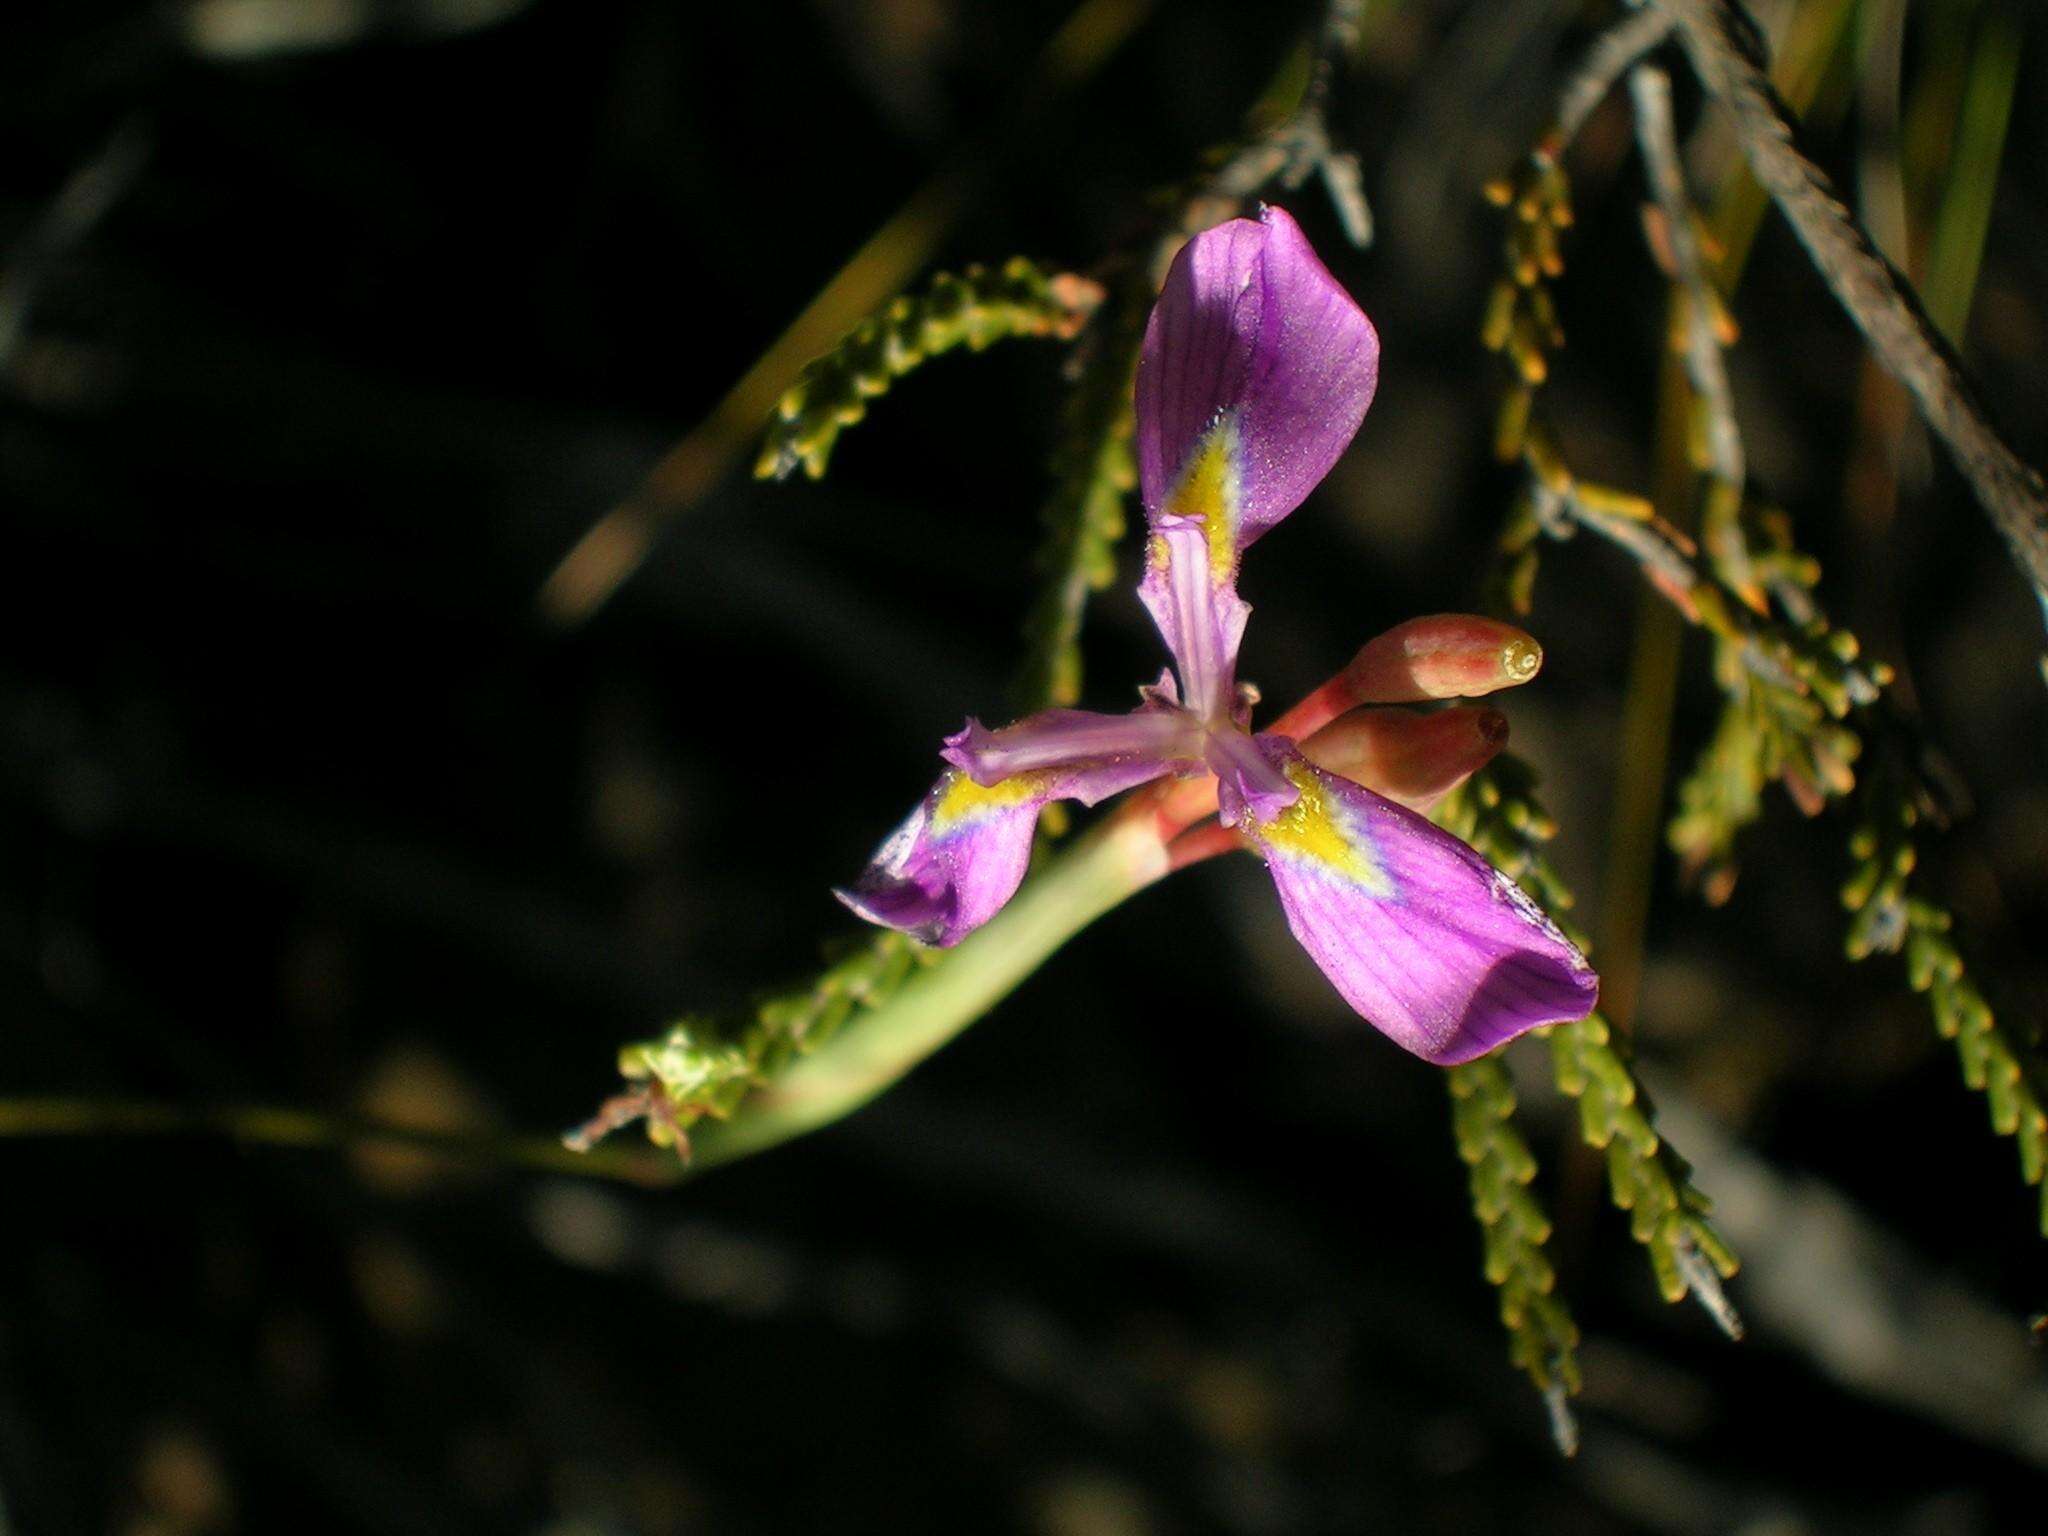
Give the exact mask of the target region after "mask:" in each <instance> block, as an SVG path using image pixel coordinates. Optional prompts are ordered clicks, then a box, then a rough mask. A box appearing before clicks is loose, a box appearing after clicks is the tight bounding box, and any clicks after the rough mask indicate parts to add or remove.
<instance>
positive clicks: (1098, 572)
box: [1016, 285, 1151, 714]
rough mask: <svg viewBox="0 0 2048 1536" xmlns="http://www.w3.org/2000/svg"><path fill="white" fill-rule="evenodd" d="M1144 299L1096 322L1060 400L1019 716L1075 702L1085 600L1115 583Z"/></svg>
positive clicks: (1132, 296) (1142, 295) (1129, 474)
mask: <svg viewBox="0 0 2048 1536" xmlns="http://www.w3.org/2000/svg"><path fill="white" fill-rule="evenodd" d="M1150 299H1151V295H1150V294H1149V293H1147V292H1145V291H1143V289H1142V288H1140V287H1138V286H1137V285H1132V291H1130V292H1128V293H1126V294H1124V295H1122V296H1121V297H1120V299H1119V302H1118V303H1117V305H1116V310H1115V315H1114V318H1113V320H1112V321H1111V322H1109V323H1100V322H1099V323H1098V325H1097V327H1096V330H1095V333H1094V335H1093V337H1092V338H1091V342H1090V343H1088V344H1086V345H1088V347H1089V355H1088V356H1087V358H1086V359H1085V360H1084V361H1083V363H1082V366H1081V373H1080V376H1079V377H1078V378H1077V379H1076V380H1075V381H1074V384H1073V387H1072V389H1071V391H1070V392H1069V394H1068V397H1067V403H1066V408H1065V411H1064V415H1063V420H1062V422H1061V431H1060V439H1059V446H1058V447H1057V448H1056V449H1055V450H1054V453H1053V460H1052V472H1053V487H1052V492H1051V494H1050V495H1049V496H1048V497H1047V498H1046V502H1045V507H1044V510H1043V511H1042V512H1041V514H1040V516H1041V519H1042V521H1043V523H1044V525H1045V542H1044V544H1043V546H1042V547H1041V549H1040V551H1039V556H1038V569H1039V575H1040V582H1041V584H1040V587H1039V591H1038V597H1037V600H1036V601H1035V602H1034V603H1033V604H1032V607H1031V611H1030V613H1029V614H1028V615H1027V616H1026V618H1025V621H1024V640H1025V646H1026V652H1025V658H1024V665H1023V667H1022V669H1021V670H1020V673H1019V676H1018V682H1017V688H1016V694H1017V708H1018V713H1020V714H1029V713H1031V712H1032V711H1034V710H1040V709H1046V708H1050V707H1052V706H1054V705H1071V704H1073V703H1075V702H1077V701H1078V700H1079V699H1080V697H1081V618H1082V614H1083V612H1084V611H1085V609H1086V608H1087V606H1088V599H1089V597H1090V596H1091V595H1092V594H1094V593H1096V592H1099V591H1101V590H1102V589H1103V588H1105V587H1107V586H1109V585H1110V583H1111V582H1113V581H1115V580H1116V547H1117V543H1118V541H1119V540H1120V539H1122V537H1123V534H1124V498H1125V497H1126V496H1128V495H1129V494H1130V491H1131V488H1132V487H1133V486H1135V485H1136V484H1137V483H1138V465H1137V460H1136V458H1135V457H1134V456H1133V454H1132V448H1131V439H1132V434H1133V431H1134V413H1133V406H1132V390H1133V387H1134V380H1135V377H1136V374H1137V368H1138V349H1139V346H1140V344H1141V343H1142V342H1143V340H1144V334H1145V314H1146V311H1147V308H1148V307H1149V304H1150Z"/></svg>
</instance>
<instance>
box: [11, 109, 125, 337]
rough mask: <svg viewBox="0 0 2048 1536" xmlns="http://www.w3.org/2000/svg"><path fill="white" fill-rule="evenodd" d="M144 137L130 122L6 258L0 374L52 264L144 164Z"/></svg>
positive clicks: (78, 239) (73, 176)
mask: <svg viewBox="0 0 2048 1536" xmlns="http://www.w3.org/2000/svg"><path fill="white" fill-rule="evenodd" d="M149 149H150V141H149V133H148V130H147V129H146V128H145V126H144V125H143V123H142V121H141V119H139V118H131V119H130V120H128V121H127V122H125V123H123V124H122V125H121V126H120V127H119V128H117V129H116V130H115V131H114V134H113V136H112V137H111V138H109V139H108V140H107V142H106V144H105V145H104V146H103V147H102V148H101V149H100V151H99V153H97V154H96V155H94V156H93V157H92V158H91V159H90V160H88V161H86V162H85V163H84V164H83V165H81V166H80V167H79V168H78V169H77V170H75V171H73V172H72V173H71V175H70V177H69V178H68V179H67V180H66V181H65V183H64V185H63V186H62V187H61V188H60V189H59V190H58V192H57V195H56V197H55V198H53V199H52V200H51V202H50V205H49V206H48V207H47V208H45V209H44V210H43V213H42V216H41V217H40V218H38V219H37V220H36V221H35V223H34V224H32V225H31V226H30V227H29V229H28V231H27V233H26V234H24V235H23V236H22V238H21V240H20V242H19V243H18V244H17V245H16V246H15V248H14V249H13V250H12V251H11V252H9V253H8V257H7V262H6V270H5V272H4V273H0V372H4V371H5V370H6V369H7V368H8V367H10V366H11V365H12V363H13V360H14V355H15V352H16V350H17V349H18V348H19V347H20V346H21V344H22V342H23V341H24V340H26V339H27V335H28V325H29V318H30V313H31V311H32V310H33V309H34V307H35V302H36V300H37V298H38V297H40V295H41V293H42V289H43V286H44V284H45V283H46V282H47V281H48V279H49V275H50V272H51V271H52V269H53V268H54V267H55V266H56V264H57V263H58V262H59V261H60V260H62V259H63V258H64V257H65V256H66V255H68V254H69V253H70V252H71V251H72V250H74V249H75V248H76V247H77V246H78V245H79V244H80V243H81V242H82V241H83V240H84V239H85V238H86V236H88V235H89V234H91V233H92V231H93V230H94V229H95V228H96V227H97V226H98V225H99V222H100V221H101V220H102V219H104V218H105V217H106V216H107V214H108V213H109V212H110V211H111V210H112V208H113V206H114V204H115V203H117V202H119V201H120V199H121V197H122V195H123V194H125V193H126V192H127V191H128V189H129V188H130V187H132V186H133V185H134V184H135V181H136V178H137V177H138V176H139V175H140V174H141V172H142V168H143V165H144V164H145V162H147V160H148V159H149Z"/></svg>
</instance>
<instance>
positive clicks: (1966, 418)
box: [1654, 0, 2048, 613]
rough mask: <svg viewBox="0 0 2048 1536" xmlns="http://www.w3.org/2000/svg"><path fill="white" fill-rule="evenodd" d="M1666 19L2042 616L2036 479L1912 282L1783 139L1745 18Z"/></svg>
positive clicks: (1694, 1)
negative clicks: (1997, 536) (2000, 539)
mask: <svg viewBox="0 0 2048 1536" xmlns="http://www.w3.org/2000/svg"><path fill="white" fill-rule="evenodd" d="M1654 3H1655V4H1656V5H1657V7H1658V8H1659V9H1660V10H1662V11H1663V12H1665V14H1667V15H1668V16H1670V18H1671V19H1672V21H1673V22H1674V23H1675V24H1676V26H1677V28H1678V35H1679V38H1680V40H1681V41H1682V42H1683V43H1684V45H1685V51H1686V54H1687V56H1688V57H1689V58H1690V59H1691V61H1692V66H1693V70H1694V72H1695V73H1697V74H1698V76H1699V78H1700V83H1701V84H1702V85H1703V86H1704V87H1705V88H1706V90H1707V93H1708V94H1709V95H1710V96H1712V97H1713V98H1714V100H1715V101H1716V102H1717V103H1718V104H1719V105H1720V106H1721V107H1722V108H1723V109H1724V110H1726V111H1727V113H1728V114H1729V117H1730V118H1731V119H1732V121H1733V123H1734V127H1735V132H1736V136H1737V138H1738V139H1739V140H1740V142H1741V144H1742V149H1743V154H1744V155H1745V157H1746V158H1747V159H1748V161H1749V165H1750V169H1751V171H1752V172H1754V173H1755V175H1756V179H1757V181H1758V182H1759V183H1760V184H1761V185H1762V186H1763V188H1764V190H1765V191H1767V192H1768V193H1770V195H1771V197H1772V199H1773V200H1774V201H1775V202H1776V203H1777V205H1778V207H1779V209H1780V210H1781V211H1782V212H1783V213H1784V215H1785V217H1786V219H1787V221H1788V222H1790V224H1791V225H1792V229H1793V232H1794V233H1795V234H1797V235H1798V236H1799V240H1800V243H1801V244H1803V245H1804V246H1805V247H1806V250H1807V254H1808V255H1809V256H1810V257H1812V259H1813V264H1814V266H1815V268H1816V269H1818V271H1819V272H1820V274H1821V276H1822V277H1823V278H1824V279H1825V280H1826V281H1827V284H1828V286H1829V287H1830V288H1831V289H1833V290H1834V294H1835V297H1836V299H1837V300H1839V301H1840V303H1841V305H1842V307H1843V308H1844V309H1845V310H1847V311H1848V313H1849V318H1850V319H1851V320H1852V321H1854V322H1855V324H1856V327H1857V329H1858V330H1860V331H1861V332H1862V333H1863V336H1864V339H1865V340H1866V341H1868V342H1869V344H1870V348H1871V351H1872V352H1873V353H1874V354H1875V355H1876V357H1877V359H1878V361H1879V362H1880V363H1882V364H1883V365H1884V368H1885V371H1886V372H1888V373H1890V374H1891V375H1892V377H1894V378H1896V379H1897V380H1898V381H1899V382H1900V383H1901V384H1903V385H1905V387H1906V389H1907V390H1908V391H1909V392H1910V393H1911V394H1912V396H1913V399H1914V401H1915V402H1916V403H1917V404H1918V405H1919V407H1920V414H1921V416H1922V417H1923V418H1924V419H1925V420H1926V422H1927V424H1928V426H1929V427H1930V428H1932V429H1933V431H1934V433H1935V435H1936V436H1938V437H1940V438H1941V440H1942V441H1943V442H1944V443H1946V444H1947V445H1948V448H1949V452H1950V453H1951V454H1952V455H1953V457H1954V459H1955V463H1956V468H1957V469H1958V470H1959V471H1960V472H1961V473H1962V475H1963V478H1964V479H1966V480H1968V481H1969V482H1970V488H1971V490H1972V491H1974V492H1975V493H1976V497H1977V501H1978V503H1979V504H1980V505H1981V506H1982V507H1983V508H1984V510H1985V512H1986V514H1988V515H1989V517H1990V518H1991V521H1992V523H1993V524H1994V525H1995V526H1996V527H1997V529H1998V531H1999V532H2000V533H2001V534H2003V535H2004V537H2005V541H2006V543H2007V545H2008V546H2009V547H2010V548H2011V550H2012V556H2013V560H2014V562H2015V563H2016V564H2017V565H2018V566H2019V567H2020V570H2021V571H2022V573H2023V574H2025V576H2026V577H2027V579H2028V581H2029V582H2031V583H2032V585H2033V588H2034V592H2035V595H2036V596H2037V597H2038V598H2040V600H2041V603H2042V606H2043V610H2044V613H2048V485H2044V483H2043V481H2042V479H2041V476H2040V474H2039V473H2038V472H2036V471H2035V470H2034V469H2033V468H2032V467H2031V466H2029V465H2028V464H2027V463H2026V462H2025V461H2024V460H2022V459H2021V458H2020V456H2019V455H2018V454H2017V453H2016V452H2014V451H2013V449H2012V448H2011V446H2010V445H2008V444H2007V443H2006V441H2005V439H2004V438H2003V437H2001V436H2000V435H1999V433H1998V430H1997V429H1996V428H1995V427H1993V426H1992V424H1991V422H1990V420H1989V418H1988V417H1987V416H1986V415H1985V413H1984V410H1983V407H1982V406H1981V405H1980V404H1979V403H1978V401H1977V398H1976V395H1975V392H1974V391H1973V389H1972V387H1971V385H1970V383H1969V381H1968V379H1967V378H1966V377H1965V375H1964V373H1963V370H1962V365H1961V363H1960V362H1959V361H1958V360H1957V358H1956V356H1955V354H1954V352H1953V351H1951V350H1950V348H1949V346H1948V344H1947V342H1945V341H1944V340H1943V339H1942V337H1941V334H1940V332H1939V331H1937V330H1936V329H1935V327H1934V325H1933V323H1932V322H1931V321H1929V320H1928V318H1927V315H1926V313H1925V311H1924V310H1923V309H1922V307H1921V304H1920V300H1919V298H1918V296H1917V295H1916V294H1915V293H1914V291H1913V288H1912V285H1911V284H1910V283H1908V282H1907V281H1906V280H1905V278H1903V277H1901V276H1900V275H1899V273H1898V271H1897V270H1896V269H1895V268H1894V267H1893V266H1892V265H1891V263H1889V262H1888V261H1886V260H1885V259H1884V257H1883V255H1882V254H1881V253H1880V252H1879V251H1878V250H1877V248H1876V246H1875V245H1874V244H1873V243H1872V242H1871V239H1870V237H1869V235H1868V234H1867V233H1865V231H1864V230H1863V228H1862V226H1861V225H1859V224H1858V223H1857V222H1856V220H1855V218H1854V217H1853V216H1852V215H1851V214H1850V213H1849V211H1848V209H1847V208H1845V207H1843V205H1842V202H1841V200H1840V199H1839V198H1838V197H1837V196H1836V195H1835V190H1834V187H1833V185H1832V184H1831V183H1830V182H1829V180H1828V178H1827V176H1826V174H1825V173H1823V172H1822V171H1821V170H1820V168H1819V167H1818V166H1816V165H1814V163H1813V162H1812V161H1811V160H1809V159H1807V158H1806V156H1805V155H1803V154H1801V153H1800V151H1799V149H1798V148H1797V146H1796V145H1795V144H1794V143H1793V133H1792V121H1791V117H1790V115H1789V113H1787V111H1786V110H1785V107H1784V104H1783V103H1782V102H1780V101H1779V99H1778V95H1777V92H1776V91H1775V90H1774V89H1773V88H1772V85H1771V82H1770V77H1769V75H1768V74H1767V73H1766V72H1765V69H1764V66H1763V62H1762V58H1761V49H1760V47H1759V45H1758V42H1757V39H1756V35H1755V27H1754V24H1753V23H1751V22H1750V21H1749V19H1748V18H1747V16H1745V15H1744V14H1743V13H1742V11H1741V9H1740V7H1739V6H1736V5H1734V4H1731V3H1730V0H1654Z"/></svg>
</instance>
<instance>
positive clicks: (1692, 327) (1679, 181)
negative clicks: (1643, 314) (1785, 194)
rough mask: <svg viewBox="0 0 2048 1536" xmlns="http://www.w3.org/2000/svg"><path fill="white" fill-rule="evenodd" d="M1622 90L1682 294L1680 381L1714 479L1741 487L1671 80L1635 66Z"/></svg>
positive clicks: (1731, 401) (1736, 439) (1730, 403)
mask: <svg viewBox="0 0 2048 1536" xmlns="http://www.w3.org/2000/svg"><path fill="white" fill-rule="evenodd" d="M1628 88H1629V95H1630V97H1631V99H1632V100H1633V101H1634V103H1635V109H1636V143H1637V144H1638V145H1640V146H1641V148H1642V151H1643V164H1644V167H1645V169H1646V170H1647V171H1648V173H1649V178H1650V190H1651V192H1652V193H1654V194H1655V196H1656V199H1657V207H1658V208H1659V209H1660V210H1661V211H1662V213H1663V216H1664V239H1665V245H1666V250H1667V252H1668V254H1669V256H1670V258H1671V276H1672V278H1673V280H1674V281H1675V282H1676V283H1677V284H1678V286H1679V289H1680V291H1681V292H1682V293H1683V295H1684V305H1685V375H1686V379H1687V380H1688V382H1690V383H1691V385H1692V388H1693V393H1694V394H1696V395H1698V396H1699V399H1700V403H1701V405H1702V406H1703V407H1705V410H1706V417H1707V420H1706V440H1707V457H1708V461H1709V464H1710V467H1711V469H1712V472H1713V474H1714V476H1715V478H1717V479H1719V480H1721V481H1724V482H1725V483H1727V484H1729V485H1732V486H1734V487H1736V488H1737V489H1740V488H1741V486H1742V484H1743V481H1744V479H1745V478H1746V477H1747V469H1746V466H1745V463H1744V459H1743V452H1742V433H1741V432H1740V430H1739V429H1738V428H1737V427H1736V424H1735V395H1734V392H1733V391H1732V390H1730V389H1729V387H1728V369H1727V366H1726V365H1725V363H1724V361H1723V359H1722V357H1721V338H1720V336H1719V335H1718V334H1717V333H1716V330H1715V320H1716V317H1717V315H1718V312H1719V309H1720V300H1719V298H1718V297H1717V296H1716V294H1715V293H1714V290H1713V287H1712V285H1711V284H1709V283H1708V281H1707V274H1706V263H1705V261H1704V259H1703V257H1702V255H1701V251H1700V237H1699V230H1698V228H1697V226H1696V225H1695V224H1694V222H1693V212H1692V201H1691V199H1690V198H1689V197H1687V195H1686V190H1685V172H1684V170H1683V169H1682V168H1681V167H1680V165H1679V163H1678V140H1677V136H1676V134H1675V133H1674V132H1673V130H1672V125H1671V77H1670V76H1669V75H1667V74H1666V73H1665V72H1664V71H1663V70H1662V69H1660V68H1658V67H1657V66H1656V65H1654V64H1638V65H1637V66H1636V67H1635V68H1634V69H1633V70H1631V71H1630V72H1629V77H1628Z"/></svg>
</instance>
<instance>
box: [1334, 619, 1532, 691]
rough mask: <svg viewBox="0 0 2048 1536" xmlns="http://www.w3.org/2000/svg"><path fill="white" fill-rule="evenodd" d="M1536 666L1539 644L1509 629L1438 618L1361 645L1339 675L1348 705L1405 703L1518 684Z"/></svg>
mask: <svg viewBox="0 0 2048 1536" xmlns="http://www.w3.org/2000/svg"><path fill="white" fill-rule="evenodd" d="M1542 666H1543V647H1542V646H1540V645H1538V644H1537V643H1536V641H1535V639H1534V638H1533V637H1532V636H1530V635H1528V634H1527V633H1525V632H1524V631H1522V630H1519V629H1517V628H1515V626H1514V625H1512V624H1502V623H1500V622H1498V621H1497V620H1494V619H1482V618H1480V617H1479V616H1478V615H1476V614H1470V613H1440V614H1434V615H1432V616H1430V617H1429V618H1424V619H1410V620H1409V621H1408V622H1407V623H1405V624H1397V625H1396V626H1395V627H1394V628H1392V629H1390V630H1388V631H1387V632H1386V633H1385V634H1383V635H1380V636H1378V637H1377V638H1376V639H1373V640H1369V641H1367V642H1366V646H1365V649H1364V650H1362V651H1360V652H1359V653H1358V654H1357V655H1356V656H1354V657H1353V658H1352V660H1351V665H1350V666H1348V667H1346V668H1345V669H1344V671H1343V673H1342V674H1341V676H1342V678H1343V682H1344V687H1345V691H1346V692H1347V694H1348V695H1349V697H1350V699H1351V702H1352V703H1353V704H1411V703H1414V702H1416V701H1417V700H1419V699H1476V698H1480V697H1482V696H1483V695H1485V694H1489V693H1493V692H1496V691H1498V690H1499V689H1502V688H1514V687H1518V686H1519V685H1521V684H1523V683H1526V682H1528V681H1529V680H1530V679H1531V678H1533V677H1534V676H1535V675H1536V674H1537V672H1538V671H1539V670H1540V669H1541V668H1542Z"/></svg>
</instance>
